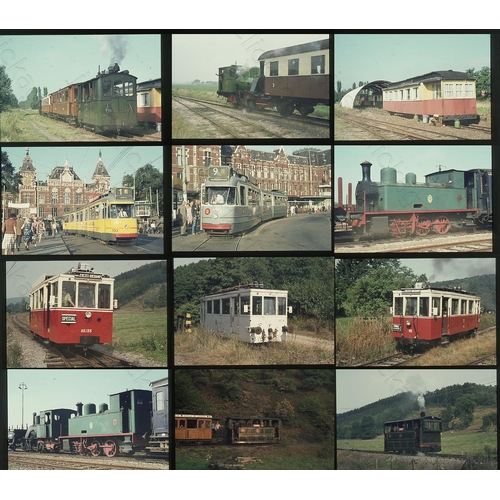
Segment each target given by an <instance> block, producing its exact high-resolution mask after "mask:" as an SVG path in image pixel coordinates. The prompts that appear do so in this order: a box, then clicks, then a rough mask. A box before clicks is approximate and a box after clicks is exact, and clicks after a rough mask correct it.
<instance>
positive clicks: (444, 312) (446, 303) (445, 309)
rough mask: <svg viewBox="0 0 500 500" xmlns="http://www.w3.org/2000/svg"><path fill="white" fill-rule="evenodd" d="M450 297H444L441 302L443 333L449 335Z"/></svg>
mask: <svg viewBox="0 0 500 500" xmlns="http://www.w3.org/2000/svg"><path fill="white" fill-rule="evenodd" d="M449 301H450V299H449V297H443V298H442V300H441V317H442V319H443V323H442V327H441V333H448V324H449V317H448V315H449Z"/></svg>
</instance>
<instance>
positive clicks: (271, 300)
mask: <svg viewBox="0 0 500 500" xmlns="http://www.w3.org/2000/svg"><path fill="white" fill-rule="evenodd" d="M289 313H291V307H289V306H288V291H286V290H268V289H265V288H264V287H263V285H262V284H260V283H250V284H247V285H238V286H234V287H231V288H226V289H224V290H221V291H220V292H218V293H216V294H213V295H207V296H205V297H203V298H202V299H201V315H200V325H201V326H202V327H204V328H206V329H208V330H211V331H213V332H214V333H217V334H219V335H221V336H224V337H228V338H235V339H238V340H241V341H243V342H248V343H251V344H262V343H266V342H283V341H286V339H287V334H288V333H291V332H292V327H289V326H288V314H289Z"/></svg>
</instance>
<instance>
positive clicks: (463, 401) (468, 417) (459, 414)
mask: <svg viewBox="0 0 500 500" xmlns="http://www.w3.org/2000/svg"><path fill="white" fill-rule="evenodd" d="M475 409H476V402H475V400H474V396H472V395H471V394H463V395H462V396H460V397H459V398H458V399H457V401H456V403H455V409H454V413H455V417H456V418H458V419H460V422H461V426H463V428H464V429H465V428H467V427H469V425H470V424H472V421H473V420H474V410H475Z"/></svg>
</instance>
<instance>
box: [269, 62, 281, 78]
mask: <svg viewBox="0 0 500 500" xmlns="http://www.w3.org/2000/svg"><path fill="white" fill-rule="evenodd" d="M278 68H279V63H278V61H273V62H271V63H269V76H278V74H279V70H278Z"/></svg>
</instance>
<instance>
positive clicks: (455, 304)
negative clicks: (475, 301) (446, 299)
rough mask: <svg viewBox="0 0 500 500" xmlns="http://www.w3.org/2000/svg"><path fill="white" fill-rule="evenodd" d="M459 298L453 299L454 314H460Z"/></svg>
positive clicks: (452, 308) (452, 312)
mask: <svg viewBox="0 0 500 500" xmlns="http://www.w3.org/2000/svg"><path fill="white" fill-rule="evenodd" d="M458 302H459V300H458V299H451V314H452V316H456V315H457V314H458V310H459V309H458Z"/></svg>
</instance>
